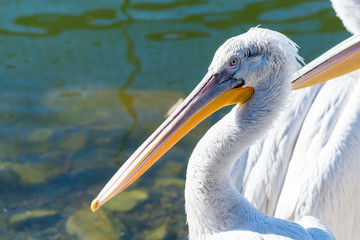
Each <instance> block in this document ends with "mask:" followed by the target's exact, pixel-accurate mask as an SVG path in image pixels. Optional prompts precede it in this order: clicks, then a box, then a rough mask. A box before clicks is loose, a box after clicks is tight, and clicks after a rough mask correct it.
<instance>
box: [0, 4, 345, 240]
mask: <svg viewBox="0 0 360 240" xmlns="http://www.w3.org/2000/svg"><path fill="white" fill-rule="evenodd" d="M259 24H261V26H262V27H269V28H272V29H275V30H278V31H282V32H284V33H285V34H287V35H289V36H290V37H291V38H292V39H294V40H295V41H296V42H297V43H298V44H299V45H300V46H301V47H302V50H301V54H302V55H303V56H304V57H305V59H306V60H307V61H309V60H310V59H312V58H314V57H316V56H318V55H319V54H320V53H322V52H324V51H325V50H327V49H329V48H330V47H331V46H333V45H335V44H336V43H337V42H339V41H340V40H342V39H344V38H345V37H346V36H348V34H347V33H346V32H345V30H344V29H343V27H342V25H341V23H340V21H339V20H338V19H337V18H336V17H335V13H334V12H333V10H332V9H331V6H330V3H329V2H328V1H325V0H321V1H315V2H313V1H301V0H297V1H283V0H278V1H272V2H269V1H263V0H259V1H250V0H244V1H241V2H239V1H235V0H231V1H220V0H211V1H204V0H196V1H187V0H186V1H180V0H179V1H176V0H174V1H155V2H146V1H140V0H137V1H135V0H134V1H130V0H126V1H125V0H124V1H121V2H119V1H114V0H108V1H92V2H88V1H76V2H74V1H69V0H67V1H57V0H50V1H46V2H43V1H31V2H29V1H26V0H20V1H17V2H16V3H14V2H13V1H10V0H5V1H3V2H2V6H1V8H0V84H1V88H0V136H1V138H0V186H1V187H0V209H1V211H2V213H1V214H0V236H1V237H0V238H1V239H24V238H26V239H27V238H28V237H29V236H31V237H32V238H35V239H73V238H74V236H76V237H77V238H79V239H86V238H89V237H90V236H91V237H92V238H93V239H185V238H186V237H187V229H186V225H185V215H184V207H183V204H184V200H183V185H184V176H185V169H186V162H187V159H188V156H189V154H190V152H191V150H192V148H193V146H194V144H195V143H196V142H197V140H198V139H199V138H200V137H201V135H202V134H203V132H204V131H205V129H207V128H208V127H209V126H210V125H211V124H212V123H213V122H214V121H216V119H217V117H216V116H215V117H212V118H211V119H210V120H209V121H207V122H204V123H203V124H202V125H201V126H199V128H197V129H195V130H194V131H193V132H191V133H190V135H189V136H187V137H186V138H185V139H184V140H183V141H181V142H180V143H178V145H177V146H175V147H174V149H173V150H172V151H171V152H169V153H168V154H167V155H165V156H164V158H163V160H162V161H159V163H158V164H156V166H155V167H154V168H153V169H152V170H151V171H150V172H149V173H148V174H146V175H145V176H144V177H143V178H141V179H140V180H139V182H137V183H136V184H135V185H134V186H133V187H132V188H131V189H130V192H129V193H128V194H126V195H123V196H122V197H121V196H120V198H125V197H126V199H118V200H117V199H115V200H114V201H113V202H111V205H110V206H109V207H108V208H104V209H103V210H101V211H100V212H98V213H96V214H92V213H90V210H89V204H90V202H91V200H92V198H93V197H94V196H95V195H96V194H97V192H98V191H99V190H100V189H101V187H102V186H103V185H104V184H105V182H106V181H107V180H108V178H109V177H110V176H111V175H112V174H113V173H114V171H115V170H116V169H117V168H118V167H119V166H120V165H121V163H122V162H123V161H125V160H126V158H127V157H128V156H129V155H130V154H131V153H132V152H133V151H134V150H135V149H136V148H137V147H138V146H139V145H140V144H141V143H142V141H143V140H144V139H145V138H146V137H147V136H148V135H149V134H150V133H151V132H152V131H153V130H154V129H155V128H156V127H157V126H158V125H159V124H160V123H161V122H162V121H163V116H164V114H165V113H166V112H167V110H168V109H169V107H170V106H172V105H173V103H175V102H176V101H177V99H179V98H180V97H183V96H184V95H185V93H188V92H189V91H190V90H191V89H192V88H193V87H194V86H195V85H196V83H197V82H198V81H199V80H200V79H201V78H202V74H204V73H205V71H206V69H207V67H208V64H209V62H210V60H211V58H212V55H213V53H214V51H215V50H216V48H217V47H218V46H219V45H220V44H221V43H222V42H223V41H224V40H225V39H226V38H228V37H231V36H233V35H236V34H239V33H241V32H243V31H246V30H247V29H248V28H249V27H253V26H257V25H259ZM140 188H141V189H140ZM139 189H140V190H139ZM122 202H131V203H134V204H132V205H130V204H128V205H127V207H129V206H131V208H124V205H121V204H122Z"/></svg>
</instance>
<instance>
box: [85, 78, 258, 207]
mask: <svg viewBox="0 0 360 240" xmlns="http://www.w3.org/2000/svg"><path fill="white" fill-rule="evenodd" d="M253 93H254V89H253V88H251V87H246V88H244V87H242V86H240V85H238V84H236V81H235V80H234V79H232V78H230V79H225V78H224V77H221V74H212V73H211V72H209V73H208V74H206V75H205V77H204V78H203V80H202V81H201V82H200V83H199V85H198V86H197V87H196V88H195V89H194V90H193V92H192V93H191V94H190V95H189V96H188V97H187V98H186V99H185V100H184V102H183V103H182V104H181V105H180V106H179V107H178V108H177V109H176V110H175V111H174V112H173V113H172V114H171V115H170V116H169V117H168V118H167V119H166V120H165V121H164V123H163V124H161V125H160V127H159V128H158V129H157V130H156V131H155V132H154V133H153V134H152V135H151V136H150V137H149V138H148V139H147V140H146V141H145V142H144V143H143V144H142V145H141V146H140V147H139V148H138V149H137V150H136V151H135V152H134V154H133V155H132V156H131V157H130V158H129V159H128V160H127V161H126V162H125V163H124V165H123V166H122V167H121V168H120V169H119V170H118V171H117V172H116V174H115V175H114V176H113V177H112V178H111V179H110V181H109V182H108V183H107V184H106V185H105V187H104V188H103V189H102V191H101V192H100V193H99V195H98V196H97V197H96V198H95V199H94V200H93V202H92V203H91V209H92V210H93V211H95V210H96V209H98V208H99V207H100V206H101V205H103V204H104V203H105V202H106V201H108V200H109V199H111V198H112V197H114V196H115V195H116V194H118V193H119V192H121V191H122V190H124V189H125V188H126V187H127V186H129V185H130V184H131V183H132V182H134V181H135V180H136V179H137V178H139V177H140V176H141V175H142V174H143V173H144V172H145V171H146V170H147V169H148V168H149V167H151V166H152V165H153V164H154V163H155V162H156V161H157V160H158V159H159V158H160V157H161V156H162V155H163V154H165V153H166V152H167V151H168V150H169V149H170V148H171V147H172V146H174V145H175V143H177V142H178V141H179V140H180V139H181V138H182V137H184V136H185V135H186V134H187V133H188V132H189V131H190V130H191V129H193V128H194V127H195V126H196V125H197V124H199V123H200V122H201V121H202V120H204V119H205V118H207V117H208V116H209V115H211V114H212V113H213V112H215V111H217V110H218V109H220V108H222V107H224V106H227V105H232V104H243V103H245V102H246V101H247V100H248V99H250V98H251V96H252V95H253Z"/></svg>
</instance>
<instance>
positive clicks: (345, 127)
mask: <svg viewBox="0 0 360 240" xmlns="http://www.w3.org/2000/svg"><path fill="white" fill-rule="evenodd" d="M333 6H334V8H335V10H337V13H338V15H339V16H340V17H342V20H343V21H344V24H345V26H347V28H348V29H349V30H351V31H353V33H360V1H358V0H350V1H342V0H339V1H333ZM359 79H360V71H356V72H353V73H350V74H347V75H346V76H342V77H339V78H337V79H335V80H332V81H329V82H326V83H324V84H322V85H318V86H314V87H311V88H307V89H302V90H297V91H294V92H293V93H292V94H291V99H290V101H289V104H288V107H287V108H286V109H285V110H284V111H283V112H282V113H281V114H280V118H279V119H278V121H277V123H275V124H274V127H273V129H271V130H270V132H269V134H268V135H267V136H266V137H265V139H263V140H262V141H259V142H258V143H257V144H255V145H253V146H251V147H250V148H249V149H248V150H247V151H246V152H245V153H243V154H242V156H241V158H240V159H239V160H238V162H237V163H236V164H235V167H234V170H233V176H232V177H233V180H234V182H235V184H236V185H237V186H238V189H239V190H240V192H241V193H242V194H243V195H244V196H245V197H246V199H248V200H249V201H250V202H251V203H252V204H253V205H254V206H255V207H257V208H258V209H260V210H261V211H262V212H264V213H266V214H268V215H270V216H276V217H279V218H283V219H290V220H299V219H300V218H302V217H303V216H306V215H312V216H315V217H317V218H319V219H321V220H322V221H324V223H325V224H327V225H328V226H329V228H330V229H331V230H332V231H333V232H334V234H335V235H336V236H337V237H338V238H339V239H344V240H347V239H348V240H351V239H359V238H360V217H359V216H360V174H359V173H360V135H359V133H360V82H359Z"/></svg>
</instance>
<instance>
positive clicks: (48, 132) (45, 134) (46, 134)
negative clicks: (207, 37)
mask: <svg viewBox="0 0 360 240" xmlns="http://www.w3.org/2000/svg"><path fill="white" fill-rule="evenodd" d="M53 134H54V130H53V129H51V128H38V129H35V130H33V131H32V132H31V133H30V134H29V136H28V140H29V141H30V142H45V141H47V140H48V139H49V138H50V137H51V136H52V135H53Z"/></svg>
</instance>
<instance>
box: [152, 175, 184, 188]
mask: <svg viewBox="0 0 360 240" xmlns="http://www.w3.org/2000/svg"><path fill="white" fill-rule="evenodd" d="M171 185H172V186H176V187H179V188H184V186H185V180H184V179H181V178H174V177H158V178H156V179H155V187H167V186H171Z"/></svg>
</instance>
